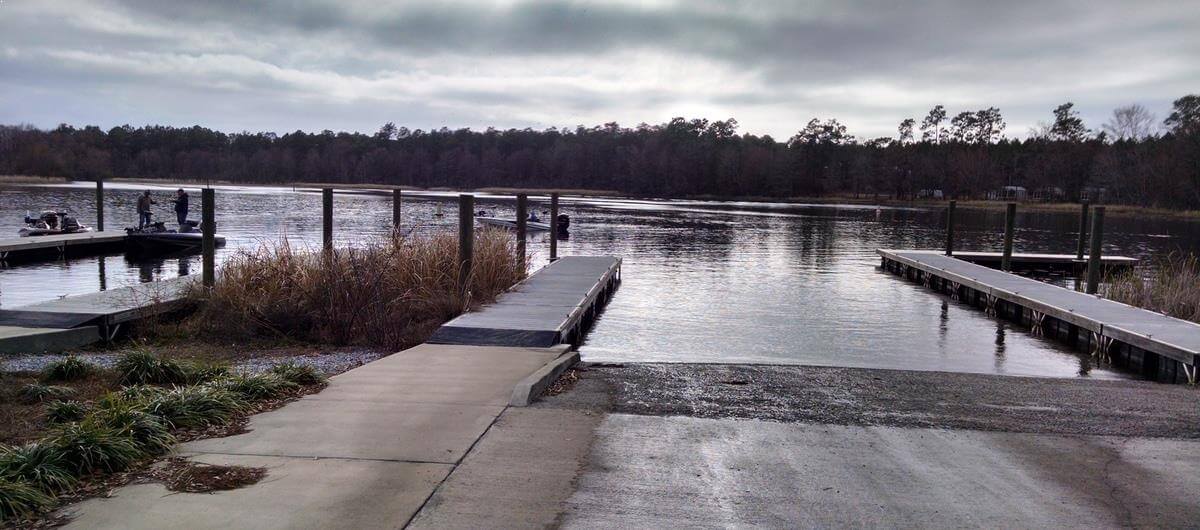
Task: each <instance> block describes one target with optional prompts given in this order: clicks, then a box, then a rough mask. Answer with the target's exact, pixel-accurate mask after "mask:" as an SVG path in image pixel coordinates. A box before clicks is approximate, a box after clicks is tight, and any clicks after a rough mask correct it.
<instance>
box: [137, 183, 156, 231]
mask: <svg viewBox="0 0 1200 530" xmlns="http://www.w3.org/2000/svg"><path fill="white" fill-rule="evenodd" d="M152 204H157V203H155V202H154V199H152V198H150V190H146V191H145V192H144V193H142V196H141V197H138V201H137V212H138V230H141V229H143V228H145V227H147V226H150V205H152Z"/></svg>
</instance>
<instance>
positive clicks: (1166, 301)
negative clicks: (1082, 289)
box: [1102, 254, 1200, 322]
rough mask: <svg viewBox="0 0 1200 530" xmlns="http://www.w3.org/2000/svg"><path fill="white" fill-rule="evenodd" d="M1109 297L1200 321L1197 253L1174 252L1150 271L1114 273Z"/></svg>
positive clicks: (1107, 287) (1107, 292)
mask: <svg viewBox="0 0 1200 530" xmlns="http://www.w3.org/2000/svg"><path fill="white" fill-rule="evenodd" d="M1102 294H1103V295H1104V297H1105V298H1108V299H1110V300H1116V301H1118V302H1124V303H1126V304H1129V305H1132V306H1137V307H1142V308H1145V309H1149V310H1151V311H1158V312H1159V313H1163V314H1165V315H1168V316H1173V317H1175V318H1180V319H1183V320H1191V321H1192V322H1200V260H1198V259H1197V258H1196V256H1195V255H1194V254H1171V255H1169V256H1167V257H1166V258H1165V259H1162V260H1160V261H1158V262H1156V263H1154V264H1152V265H1151V266H1150V268H1149V269H1148V270H1136V269H1135V270H1129V271H1124V272H1121V273H1118V274H1115V275H1113V276H1110V277H1109V278H1108V279H1107V281H1106V282H1105V284H1104V289H1103V292H1102Z"/></svg>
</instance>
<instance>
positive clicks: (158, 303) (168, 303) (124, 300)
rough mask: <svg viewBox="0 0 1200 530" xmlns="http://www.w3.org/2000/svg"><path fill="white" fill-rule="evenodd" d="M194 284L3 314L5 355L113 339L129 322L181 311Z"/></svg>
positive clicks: (135, 289) (155, 285) (166, 284)
mask: <svg viewBox="0 0 1200 530" xmlns="http://www.w3.org/2000/svg"><path fill="white" fill-rule="evenodd" d="M194 281H197V277H195V276H181V277H179V278H174V279H170V280H162V281H157V282H150V283H140V284H137V285H133V286H130V287H122V288H119V289H109V290H107V291H100V292H95V293H88V294H81V295H76V296H67V297H63V298H60V299H58V300H50V301H46V302H39V303H36V304H31V305H26V306H20V307H15V308H12V309H0V353H17V352H21V353H33V352H43V351H53V350H62V349H68V348H74V347H78V346H84V345H87V344H91V343H93V342H99V341H101V340H107V339H111V338H113V337H114V336H115V335H116V334H117V332H118V331H120V329H121V327H122V326H123V325H124V324H126V323H128V322H131V321H133V320H138V319H142V318H148V317H152V316H156V315H160V314H162V313H166V312H169V311H172V310H174V309H176V308H178V307H179V306H180V304H182V303H184V296H185V294H186V292H187V288H188V286H189V285H190V284H191V283H192V282H194ZM81 330H83V331H81Z"/></svg>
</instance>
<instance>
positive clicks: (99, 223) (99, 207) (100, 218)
mask: <svg viewBox="0 0 1200 530" xmlns="http://www.w3.org/2000/svg"><path fill="white" fill-rule="evenodd" d="M96 231H97V232H103V231H104V181H103V180H101V179H96Z"/></svg>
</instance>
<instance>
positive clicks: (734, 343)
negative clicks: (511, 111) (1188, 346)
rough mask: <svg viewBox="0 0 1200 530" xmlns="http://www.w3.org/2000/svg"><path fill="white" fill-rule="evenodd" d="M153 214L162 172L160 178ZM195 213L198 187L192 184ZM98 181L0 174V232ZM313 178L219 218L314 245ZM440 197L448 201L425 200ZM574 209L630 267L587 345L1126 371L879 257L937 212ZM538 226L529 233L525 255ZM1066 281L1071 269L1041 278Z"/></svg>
mask: <svg viewBox="0 0 1200 530" xmlns="http://www.w3.org/2000/svg"><path fill="white" fill-rule="evenodd" d="M145 188H147V187H146V186H137V187H132V186H128V185H119V184H111V185H109V186H108V187H107V201H106V207H105V212H106V214H107V218H106V221H105V223H106V225H107V226H108V228H109V229H113V228H119V227H123V226H125V225H127V224H130V223H132V222H134V221H135V220H136V216H135V215H134V213H133V204H134V198H135V197H136V194H137V193H138V191H139V190H141V189H145ZM153 189H154V190H155V192H156V194H157V195H159V196H160V199H161V201H160V202H162V204H160V205H159V206H158V208H159V210H160V214H159V215H160V217H166V216H168V214H169V212H168V208H169V204H168V203H167V202H166V201H167V199H168V198H169V193H170V192H171V191H172V190H173V188H169V187H161V188H153ZM192 196H193V199H192V200H193V204H194V206H193V211H194V212H196V213H194V215H193V217H198V206H199V193H198V191H193V193H192ZM93 200H94V191H93V188H92V187H90V186H88V185H79V186H69V185H66V186H55V187H45V186H39V187H17V186H8V187H0V234H14V235H15V233H16V230H17V229H18V228H19V227H20V225H21V217H22V216H23V214H24V213H25V211H26V210H38V209H41V208H43V207H45V208H50V207H55V208H66V209H69V210H71V211H73V212H76V213H77V214H78V216H79V218H80V219H82V220H83V221H84V222H86V223H89V224H90V223H91V221H92V220H94V218H95V214H94V211H93V210H92V207H91V204H92V201H93ZM390 200H391V199H390V196H386V195H376V194H368V193H358V194H338V195H336V196H335V211H336V218H337V221H336V226H335V237H336V238H337V239H338V240H339V241H341V242H346V243H352V242H355V241H361V240H363V238H366V237H370V236H373V235H378V234H382V233H384V232H385V231H386V230H388V229H389V224H390V219H391V206H390ZM320 201H321V199H320V195H319V194H318V193H313V192H312V190H307V191H306V190H293V189H291V188H237V187H220V188H218V192H217V221H218V226H219V229H218V231H219V232H220V233H221V234H223V235H225V236H226V237H228V240H229V246H228V247H227V248H226V249H223V250H221V251H219V252H218V260H220V259H222V258H223V257H225V256H228V255H230V253H232V252H235V251H236V249H237V248H243V247H247V246H253V245H257V244H260V243H262V242H264V241H277V240H279V239H280V238H287V239H288V240H289V241H291V242H292V243H294V244H298V245H316V244H317V242H318V241H319V238H320V208H321V206H320ZM477 204H478V206H477V209H479V208H484V209H491V210H495V211H496V212H497V213H498V214H500V215H510V216H511V215H513V214H512V212H513V210H514V203H513V202H512V201H510V200H507V199H504V198H500V197H488V196H483V195H481V196H478V198H477ZM439 205H440V208H442V209H443V210H444V212H445V215H444V216H442V217H437V216H436V215H435V213H436V212H437V211H438V209H439ZM563 210H564V212H566V213H569V214H570V215H571V216H572V230H571V237H570V239H569V240H567V241H562V242H560V249H561V253H562V254H563V255H570V254H612V255H616V256H621V257H623V258H624V259H625V264H624V273H623V277H624V283H623V285H622V286H621V289H620V291H619V292H618V295H617V296H616V297H615V298H614V299H613V301H612V302H611V304H610V305H609V306H608V308H607V310H606V311H605V313H604V314H603V316H602V318H601V319H600V321H599V322H598V323H597V325H596V327H595V328H594V329H593V331H592V333H591V334H590V335H589V337H588V339H587V342H586V343H585V344H584V346H583V347H582V348H581V352H582V354H583V356H584V358H585V359H587V360H591V361H688V362H747V363H798V364H819V365H837V366H859V367H884V368H910V369H923V370H947V371H964V372H982V373H1001V374H1019V375H1041V376H1077V375H1078V376H1086V377H1120V374H1115V373H1112V372H1108V371H1106V370H1101V369H1095V370H1093V369H1091V368H1090V367H1089V364H1088V361H1087V359H1086V358H1085V357H1082V356H1080V355H1078V354H1076V353H1075V352H1071V351H1068V350H1066V349H1064V348H1062V347H1061V346H1060V345H1058V344H1057V343H1054V342H1048V341H1043V340H1041V339H1036V338H1033V337H1031V336H1030V335H1029V334H1028V333H1027V332H1026V331H1025V330H1023V329H1021V328H1016V327H1013V326H1011V325H1009V324H1006V323H1003V322H998V321H996V320H995V319H991V318H988V317H986V316H984V315H983V313H982V312H980V311H977V310H975V309H972V308H969V307H967V306H965V305H961V304H959V303H957V302H953V301H950V300H949V299H948V298H947V297H943V296H939V295H937V294H934V293H932V292H931V291H929V290H926V289H923V288H921V287H919V286H917V285H915V284H910V283H908V282H905V281H903V280H900V279H899V278H897V277H894V276H891V275H889V274H886V273H883V272H880V271H877V270H876V267H877V265H878V263H879V259H878V257H877V256H876V255H875V254H874V249H876V248H879V247H896V248H919V247H924V248H936V247H938V246H939V245H941V244H942V238H943V237H944V236H943V232H942V229H941V227H940V224H941V215H942V214H941V212H940V211H936V210H924V209H907V208H879V209H877V208H875V207H859V206H818V205H784V204H755V203H720V202H700V201H634V200H613V199H586V200H567V199H564V206H563ZM455 212H456V203H455V202H454V196H453V195H452V194H443V195H426V196H421V197H415V196H410V197H409V198H408V199H406V202H405V205H404V223H405V227H407V228H409V229H411V230H413V231H415V232H419V233H420V232H431V231H437V230H451V229H453V227H454V223H456V215H455ZM1076 222H1077V219H1076V217H1075V215H1073V214H1065V215H1058V214H1021V215H1019V218H1018V226H1019V227H1020V228H1019V230H1018V233H1017V237H1016V245H1017V249H1018V251H1029V252H1070V251H1073V249H1074V246H1075V237H1076V235H1075V232H1074V230H1075V228H1076V226H1075V225H1076ZM1002 224H1003V213H999V212H998V213H994V214H993V213H987V214H983V213H975V212H970V213H969V212H960V214H959V233H960V235H959V241H960V247H962V248H964V249H976V250H995V249H998V248H999V246H1000V239H1001V233H1000V229H999V228H1000V227H1001V226H1002ZM1105 224H1106V245H1105V251H1106V252H1112V253H1120V254H1125V255H1131V256H1135V257H1140V258H1152V257H1155V256H1160V255H1165V254H1166V253H1168V252H1171V251H1175V250H1184V251H1200V223H1195V222H1190V221H1165V220H1140V219H1126V218H1109V219H1107V220H1106V223H1105ZM547 245H548V240H547V238H546V236H545V235H544V234H541V235H536V236H534V237H532V238H531V242H530V247H531V250H533V251H535V252H536V254H535V258H534V261H535V266H540V265H541V264H543V263H544V262H545V259H546V247H547ZM198 272H199V261H198V258H197V257H196V256H191V257H183V258H171V259H160V260H153V261H146V262H131V261H128V260H127V259H126V258H125V257H124V256H123V255H119V254H118V255H112V256H106V257H91V258H80V259H73V260H70V261H66V262H51V263H39V264H32V265H19V266H13V267H9V268H6V269H4V270H2V271H0V307H5V308H12V307H16V306H19V305H23V304H28V303H32V302H36V301H41V300H48V299H53V298H56V297H58V296H62V295H67V294H77V293H85V292H91V291H96V290H98V289H102V288H113V287H117V286H120V285H127V284H130V283H132V282H138V281H151V280H156V279H161V278H170V277H174V276H178V275H180V274H195V273H198ZM1048 280H1049V281H1052V282H1054V283H1057V284H1059V285H1072V284H1073V282H1074V280H1073V279H1071V278H1063V277H1058V278H1049V279H1048Z"/></svg>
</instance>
